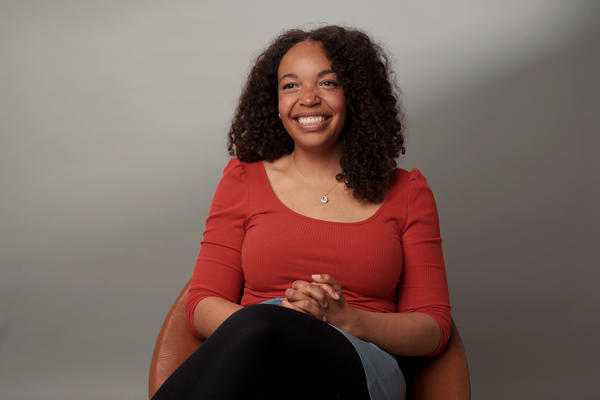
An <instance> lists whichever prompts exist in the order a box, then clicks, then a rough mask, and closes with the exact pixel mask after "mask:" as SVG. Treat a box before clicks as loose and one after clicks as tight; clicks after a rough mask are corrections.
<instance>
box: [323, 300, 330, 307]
mask: <svg viewBox="0 0 600 400" xmlns="http://www.w3.org/2000/svg"><path fill="white" fill-rule="evenodd" d="M328 305H329V303H327V300H325V301H323V307H324V308H327V306H328Z"/></svg>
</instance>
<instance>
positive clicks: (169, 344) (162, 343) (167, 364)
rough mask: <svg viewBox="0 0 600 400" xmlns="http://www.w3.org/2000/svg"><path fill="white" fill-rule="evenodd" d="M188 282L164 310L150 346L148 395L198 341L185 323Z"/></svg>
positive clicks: (181, 361)
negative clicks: (152, 351)
mask: <svg viewBox="0 0 600 400" xmlns="http://www.w3.org/2000/svg"><path fill="white" fill-rule="evenodd" d="M189 287H190V282H188V283H187V285H185V287H184V288H183V290H182V291H181V293H179V296H178V297H177V300H175V303H173V306H172V307H171V309H170V310H169V312H168V313H167V316H166V318H165V321H164V322H163V325H162V328H161V330H160V333H159V334H158V338H157V340H156V345H155V346H154V354H153V355H152V362H151V364H150V379H149V382H148V394H149V396H150V397H149V398H152V396H154V393H156V391H157V390H158V389H159V388H160V387H161V385H162V384H163V383H164V382H165V381H166V380H167V378H168V377H169V376H171V374H172V373H173V371H175V370H176V369H177V367H179V366H180V365H181V364H182V363H183V362H184V361H185V360H186V359H187V358H188V357H189V356H190V355H191V354H192V353H193V352H194V351H196V349H197V348H198V347H199V346H200V345H201V344H202V340H200V339H198V338H197V337H195V336H194V335H193V334H192V332H191V331H190V329H189V327H188V326H187V320H186V316H185V301H186V296H187V292H188V289H189Z"/></svg>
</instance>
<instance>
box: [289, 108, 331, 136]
mask: <svg viewBox="0 0 600 400" xmlns="http://www.w3.org/2000/svg"><path fill="white" fill-rule="evenodd" d="M310 117H324V118H323V120H322V121H319V122H314V123H308V124H307V123H304V124H303V123H301V122H300V119H301V118H310ZM292 119H293V120H294V122H295V123H296V125H297V126H298V127H299V128H300V129H302V130H303V131H306V132H316V131H320V130H321V129H323V128H325V127H326V126H327V125H329V124H330V123H331V119H332V116H331V115H330V114H327V113H314V112H313V113H299V114H295V115H294V116H292Z"/></svg>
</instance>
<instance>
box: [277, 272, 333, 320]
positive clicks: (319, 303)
mask: <svg viewBox="0 0 600 400" xmlns="http://www.w3.org/2000/svg"><path fill="white" fill-rule="evenodd" d="M326 290H327V289H325V288H324V287H322V286H320V285H318V284H316V283H311V282H307V281H302V280H298V281H294V282H293V283H292V287H291V288H288V289H286V291H285V297H286V298H285V299H284V300H283V301H282V302H281V305H282V306H284V307H286V308H291V309H293V310H296V311H300V312H303V313H306V314H310V315H312V316H314V317H315V318H318V319H320V320H323V321H326V320H327V318H326V317H325V310H326V309H327V307H328V306H329V301H328V300H327V292H326ZM331 291H332V292H333V290H332V289H331Z"/></svg>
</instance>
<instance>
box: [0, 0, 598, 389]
mask: <svg viewBox="0 0 600 400" xmlns="http://www.w3.org/2000/svg"><path fill="white" fill-rule="evenodd" d="M599 5H600V3H598V2H595V1H573V0H570V1H542V0H537V1H535V0H533V1H523V0H519V1H515V0H513V1H502V2H481V1H480V2H467V1H453V2H445V1H438V2H412V1H396V2H393V3H392V2H389V3H388V2H381V1H373V0H371V1H368V2H356V4H349V3H348V2H346V1H328V2H323V1H318V2H317V1H308V0H305V1H303V2H301V3H297V2H295V3H289V4H287V3H286V2H281V1H257V2H254V3H251V2H235V3H234V2H221V3H218V2H201V1H197V2H192V1H169V2H167V1H164V2H158V1H141V0H139V1H134V0H121V1H95V2H92V1H75V0H73V1H66V0H60V1H58V0H57V1H18V0H14V1H2V2H0V85H1V86H0V212H1V215H0V216H1V220H0V245H1V249H0V250H1V252H0V254H1V259H0V262H1V270H0V331H2V332H3V334H0V335H2V336H3V338H2V339H0V397H2V398H3V399H37V398H40V399H41V398H43V399H65V398H81V399H83V398H86V399H106V398H111V399H134V398H144V397H145V396H146V385H147V371H148V367H149V363H150V358H151V354H152V349H153V345H154V340H155V338H156V335H157V333H158V330H159V328H160V325H161V322H162V319H163V317H164V315H165V313H166V312H167V310H168V309H169V307H170V305H171V303H172V301H173V300H174V298H175V296H176V295H177V293H178V291H179V290H180V288H181V287H182V286H183V284H184V283H185V281H186V280H187V279H188V277H189V276H190V274H191V272H192V268H193V265H194V261H195V257H196V254H197V251H198V246H199V242H200V239H201V235H202V231H203V224H204V219H205V218H206V215H207V212H208V207H209V204H210V200H211V197H212V193H213V191H214V188H215V185H216V183H217V180H218V179H219V177H220V174H221V171H222V168H223V167H224V165H225V163H226V160H227V155H226V152H225V148H224V146H225V134H226V132H227V128H228V124H229V122H230V120H231V117H232V113H233V109H234V107H235V104H236V101H237V97H238V95H239V92H240V88H241V85H242V83H243V81H244V79H245V75H246V73H247V72H248V68H249V65H250V63H251V60H252V58H253V57H255V56H256V55H257V53H258V51H259V50H260V49H262V48H263V47H264V46H265V45H266V43H267V42H268V41H269V40H270V39H272V38H273V37H274V36H275V35H276V34H277V33H278V32H280V31H281V30H282V29H284V28H290V27H298V26H304V27H306V26H309V27H310V26H311V25H307V24H308V23H321V22H327V23H338V24H350V25H355V26H357V27H360V28H362V29H364V30H366V31H368V32H370V33H371V34H372V36H373V37H374V38H375V39H376V40H378V41H379V42H381V43H383V44H384V46H385V48H386V49H387V50H388V51H389V53H390V55H392V57H393V59H394V66H395V71H396V73H397V79H398V82H399V84H400V86H401V87H402V89H403V102H404V105H405V109H406V113H407V122H408V131H407V136H408V146H407V147H408V153H407V157H406V158H403V159H402V160H401V164H400V165H401V166H402V167H404V168H412V167H414V166H416V167H419V168H420V169H421V171H423V173H424V174H425V176H426V177H427V178H428V180H429V182H430V184H431V186H432V188H433V190H434V193H435V195H436V198H437V201H438V207H439V212H440V218H441V226H442V235H443V238H444V250H445V256H446V262H447V268H448V276H449V285H450V291H451V298H452V304H453V307H454V308H453V315H454V318H455V320H456V322H457V324H458V326H459V328H460V331H461V333H462V335H463V339H464V341H465V344H466V347H467V351H468V357H469V361H470V367H471V378H472V386H473V393H474V398H479V399H506V398H522V399H530V398H543V399H564V398H567V397H568V396H569V397H573V398H579V399H592V398H597V397H596V396H597V394H595V392H596V390H595V389H596V382H595V381H596V380H597V379H598V377H599V376H600V374H599V372H600V370H599V367H598V363H597V357H598V351H597V349H596V347H597V338H598V331H600V321H599V318H598V314H599V313H598V304H599V300H600V299H599V295H598V291H597V290H595V289H596V286H597V283H598V278H599V273H598V269H597V268H598V263H597V262H593V261H592V253H593V252H594V251H595V241H596V240H597V239H598V237H599V235H598V213H597V211H596V209H595V206H596V205H597V204H598V203H599V199H598V197H599V196H598V174H597V171H598V165H597V162H596V161H595V160H593V159H592V155H593V154H594V155H595V153H596V150H595V148H596V146H598V142H599V141H598V137H597V136H598V134H599V133H600V129H599V128H600V119H599V116H598V95H599V93H600V91H599V89H600V87H599V86H600V85H599V78H598V71H599V70H600V34H599V33H600V29H599V27H600V7H599ZM593 163H595V164H596V165H593ZM593 207H594V208H593Z"/></svg>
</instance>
